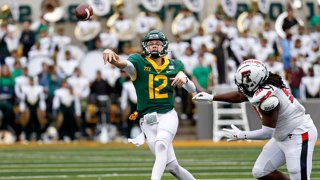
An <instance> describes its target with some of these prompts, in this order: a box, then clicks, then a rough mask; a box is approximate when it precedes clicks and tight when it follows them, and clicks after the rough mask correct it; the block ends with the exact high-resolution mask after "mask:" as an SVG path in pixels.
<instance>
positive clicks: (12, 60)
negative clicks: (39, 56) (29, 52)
mask: <svg viewBox="0 0 320 180" xmlns="http://www.w3.org/2000/svg"><path fill="white" fill-rule="evenodd" d="M16 61H19V62H20V63H21V66H22V67H26V66H27V58H26V57H20V58H19V56H18V51H17V50H16V49H15V50H12V51H11V56H8V57H6V58H5V59H4V62H5V63H6V65H7V66H8V67H9V69H10V71H11V72H12V71H13V68H14V63H15V62H16Z"/></svg>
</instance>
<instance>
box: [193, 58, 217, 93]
mask: <svg viewBox="0 0 320 180" xmlns="http://www.w3.org/2000/svg"><path fill="white" fill-rule="evenodd" d="M210 75H211V76H212V73H211V67H210V66H208V64H206V62H205V57H204V53H202V54H199V56H198V65H197V66H196V67H195V68H194V69H193V73H192V81H193V82H194V84H195V85H196V87H197V89H198V90H199V91H205V92H206V91H208V87H209V85H210V82H209V81H210V80H212V77H209V76H210Z"/></svg>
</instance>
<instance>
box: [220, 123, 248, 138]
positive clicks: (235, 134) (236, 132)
mask: <svg viewBox="0 0 320 180" xmlns="http://www.w3.org/2000/svg"><path fill="white" fill-rule="evenodd" d="M231 128H232V129H226V128H223V129H222V130H223V131H224V135H223V136H225V137H226V138H227V141H235V140H241V139H246V137H245V134H244V131H241V130H240V129H239V128H237V127H236V126H235V125H233V124H231Z"/></svg>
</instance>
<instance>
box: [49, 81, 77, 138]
mask: <svg viewBox="0 0 320 180" xmlns="http://www.w3.org/2000/svg"><path fill="white" fill-rule="evenodd" d="M53 111H54V114H55V117H56V119H57V121H58V122H60V123H61V125H60V128H59V130H58V132H59V140H64V141H66V142H68V141H69V140H70V139H71V140H75V139H76V137H75V133H76V131H77V130H78V129H79V128H78V124H77V123H78V122H77V119H78V118H79V117H80V115H81V104H80V100H79V97H78V96H76V95H74V93H73V90H72V88H71V87H70V86H69V84H68V83H67V82H66V81H65V80H64V81H63V82H62V86H61V88H59V89H57V90H56V91H55V93H54V98H53Z"/></svg>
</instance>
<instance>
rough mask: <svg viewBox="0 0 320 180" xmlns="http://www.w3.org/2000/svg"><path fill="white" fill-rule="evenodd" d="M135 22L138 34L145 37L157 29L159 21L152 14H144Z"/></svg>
mask: <svg viewBox="0 0 320 180" xmlns="http://www.w3.org/2000/svg"><path fill="white" fill-rule="evenodd" d="M143 13H144V14H142V15H139V16H138V17H137V19H136V20H135V24H136V29H137V33H139V34H141V35H144V34H146V33H147V32H149V31H151V30H152V29H155V28H156V27H157V23H158V20H157V18H156V17H155V16H152V14H151V13H150V12H143Z"/></svg>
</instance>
